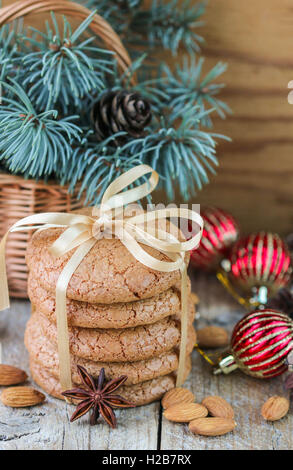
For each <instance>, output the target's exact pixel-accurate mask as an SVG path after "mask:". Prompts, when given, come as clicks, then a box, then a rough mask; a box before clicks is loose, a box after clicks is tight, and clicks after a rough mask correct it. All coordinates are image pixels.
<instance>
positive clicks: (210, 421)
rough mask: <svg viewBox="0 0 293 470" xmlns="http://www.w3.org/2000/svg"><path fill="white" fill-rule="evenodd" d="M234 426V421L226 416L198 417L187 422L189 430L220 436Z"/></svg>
mask: <svg viewBox="0 0 293 470" xmlns="http://www.w3.org/2000/svg"><path fill="white" fill-rule="evenodd" d="M235 426H236V423H235V421H234V420H233V419H228V418H199V419H195V420H194V421H191V423H189V429H190V431H191V432H193V434H200V435H201V436H222V435H223V434H227V432H230V431H233V429H234V428H235Z"/></svg>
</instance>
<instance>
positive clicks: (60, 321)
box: [56, 238, 97, 391]
mask: <svg viewBox="0 0 293 470" xmlns="http://www.w3.org/2000/svg"><path fill="white" fill-rule="evenodd" d="M96 242H97V240H96V239H92V238H91V239H90V240H88V241H87V242H85V243H84V244H83V245H80V246H79V247H78V249H77V250H76V251H75V253H74V254H73V256H72V257H71V258H70V260H69V261H68V263H67V264H66V266H65V268H64V269H63V271H62V273H61V274H60V276H59V278H58V281H57V285H56V320H57V344H58V355H59V371H60V384H61V388H62V391H64V390H69V389H71V388H72V381H71V362H70V350H69V333H68V321H67V312H66V291H67V287H68V284H69V281H70V279H71V277H72V275H73V273H74V272H75V270H76V269H77V267H78V266H79V265H80V263H81V262H82V260H83V259H84V257H85V256H86V255H87V253H88V252H89V251H90V250H91V249H92V247H93V246H94V245H95V243H96Z"/></svg>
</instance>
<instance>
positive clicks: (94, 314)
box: [28, 270, 180, 328]
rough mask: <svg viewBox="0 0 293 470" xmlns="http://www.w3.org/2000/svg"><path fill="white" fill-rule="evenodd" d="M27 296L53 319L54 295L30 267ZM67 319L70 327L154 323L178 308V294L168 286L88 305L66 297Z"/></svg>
mask: <svg viewBox="0 0 293 470" xmlns="http://www.w3.org/2000/svg"><path fill="white" fill-rule="evenodd" d="M28 296H29V298H30V301H31V302H32V303H33V304H34V305H35V306H36V308H37V310H38V311H39V312H41V313H43V314H44V315H46V316H47V317H48V318H49V320H50V321H52V322H55V321H56V315H55V308H56V302H55V296H54V294H52V293H50V292H48V291H46V289H44V288H43V287H42V286H41V285H40V282H39V280H38V279H37V277H36V275H35V273H34V270H31V272H30V274H29V279H28ZM66 308H67V318H68V324H69V325H71V326H77V327H83V328H129V327H135V326H139V325H147V324H150V323H155V322H157V321H159V320H162V319H163V318H165V317H167V316H169V315H174V314H176V313H177V312H178V311H179V310H180V293H179V292H178V290H177V289H175V288H171V289H168V290H167V291H165V292H162V293H161V294H158V295H156V296H155V297H151V298H150V299H144V300H137V301H135V302H126V303H114V304H92V303H88V302H80V301H77V300H70V299H67V303H66Z"/></svg>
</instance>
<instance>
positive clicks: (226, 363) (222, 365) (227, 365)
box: [213, 351, 238, 375]
mask: <svg viewBox="0 0 293 470" xmlns="http://www.w3.org/2000/svg"><path fill="white" fill-rule="evenodd" d="M217 366H218V368H216V369H214V371H213V373H214V374H215V375H219V374H222V373H223V374H230V372H232V371H233V370H235V369H238V365H237V364H236V362H235V359H234V357H233V354H232V353H231V352H230V351H227V352H226V353H224V354H223V355H222V356H221V357H220V359H219V362H218V364H217Z"/></svg>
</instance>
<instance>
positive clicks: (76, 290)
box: [26, 228, 189, 304]
mask: <svg viewBox="0 0 293 470" xmlns="http://www.w3.org/2000/svg"><path fill="white" fill-rule="evenodd" d="M63 232H64V229H62V228H49V229H46V230H41V231H37V232H35V233H34V235H33V236H32V238H31V240H30V242H29V244H28V248H27V253H26V261H27V264H28V266H29V268H30V269H33V270H34V274H35V276H36V278H37V279H38V281H39V282H40V284H41V285H42V286H43V287H44V288H45V289H46V290H48V291H49V292H51V293H53V294H54V292H55V288H56V283H57V280H58V278H59V275H60V274H61V272H62V270H63V268H64V267H65V265H66V264H67V262H68V261H69V259H70V258H71V256H72V254H73V252H74V250H72V251H70V252H69V253H66V254H65V255H63V256H60V257H58V258H56V257H54V256H53V255H52V254H51V253H50V251H49V248H50V247H51V246H52V244H53V243H54V241H55V240H57V238H58V237H59V236H60V235H61V234H62V233H63ZM143 248H144V249H145V251H146V252H147V253H149V254H151V255H153V256H154V257H156V258H157V259H159V260H161V261H168V260H169V258H168V257H167V256H166V255H165V254H163V253H160V252H158V251H157V250H155V249H153V248H151V247H148V246H146V245H144V246H143ZM188 257H189V255H188V254H187V255H186V259H188ZM179 280H180V272H179V270H177V271H174V272H170V273H165V272H161V271H156V270H153V269H150V268H148V267H147V266H145V265H143V264H141V263H140V262H139V261H137V260H136V259H135V258H134V257H133V256H132V255H131V254H130V253H129V251H128V250H127V248H126V247H125V246H124V245H123V244H122V243H121V242H120V240H118V239H116V238H111V239H106V238H102V239H100V240H99V241H98V242H97V243H96V244H95V246H94V247H93V248H92V250H91V251H90V252H89V253H88V254H87V256H86V257H85V258H84V259H83V261H82V262H81V263H80V265H79V266H78V268H77V269H76V271H75V272H74V274H73V275H72V277H71V280H70V282H69V285H68V288H67V297H68V298H69V299H73V300H80V301H83V302H90V303H104V304H109V303H116V302H132V301H134V300H139V299H146V298H149V297H153V296H155V295H158V294H160V293H161V292H164V291H166V290H167V289H169V288H170V287H172V286H173V285H174V284H175V283H176V282H177V281H179Z"/></svg>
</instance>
